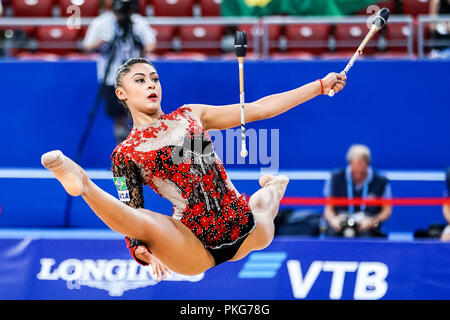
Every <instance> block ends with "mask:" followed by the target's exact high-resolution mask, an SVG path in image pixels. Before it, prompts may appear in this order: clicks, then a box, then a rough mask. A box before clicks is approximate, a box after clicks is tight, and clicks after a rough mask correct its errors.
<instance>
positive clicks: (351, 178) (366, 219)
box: [324, 145, 392, 237]
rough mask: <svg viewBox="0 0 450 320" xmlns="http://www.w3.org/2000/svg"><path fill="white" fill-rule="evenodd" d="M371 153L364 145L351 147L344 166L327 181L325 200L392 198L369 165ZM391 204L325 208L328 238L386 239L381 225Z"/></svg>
mask: <svg viewBox="0 0 450 320" xmlns="http://www.w3.org/2000/svg"><path fill="white" fill-rule="evenodd" d="M370 162H371V155H370V150H369V148H368V147H367V146H365V145H353V146H351V147H350V149H349V150H348V152H347V163H348V165H347V167H346V168H345V169H343V170H339V171H336V172H334V173H333V174H332V176H331V178H330V179H329V180H328V181H327V182H326V184H325V188H324V195H325V197H327V198H330V197H331V198H347V199H358V198H361V199H371V198H372V199H373V198H383V199H390V198H391V187H390V184H389V181H388V179H386V178H385V177H382V176H380V175H379V174H377V173H375V172H374V171H373V169H372V167H371V166H370ZM391 213H392V207H391V206H390V205H383V206H366V205H364V204H363V205H361V206H358V205H348V206H334V205H327V206H326V207H325V213H324V217H325V220H326V221H327V223H328V228H327V231H326V234H327V235H330V236H343V237H385V235H384V234H383V233H382V231H381V223H382V222H384V221H386V220H387V219H389V217H390V216H391Z"/></svg>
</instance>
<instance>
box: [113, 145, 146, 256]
mask: <svg viewBox="0 0 450 320" xmlns="http://www.w3.org/2000/svg"><path fill="white" fill-rule="evenodd" d="M111 159H112V165H111V170H112V172H113V176H114V177H115V178H124V179H125V185H122V181H123V179H122V180H116V181H115V185H116V188H117V189H118V192H121V193H122V194H123V196H122V198H121V199H120V200H121V201H122V202H123V203H125V204H127V205H129V206H130V207H132V208H136V209H137V208H143V207H144V195H143V191H142V185H143V184H142V177H141V175H140V170H139V168H138V167H137V165H136V164H135V163H134V162H133V161H131V160H130V161H126V160H125V159H124V157H123V155H121V154H119V153H117V152H114V153H113V154H112V156H111ZM125 241H126V243H127V248H128V249H129V250H130V253H131V256H132V257H133V258H134V260H136V262H138V263H139V264H141V265H148V263H147V262H145V261H142V260H140V259H138V258H136V255H135V251H136V249H137V248H138V247H139V246H145V243H144V242H143V241H141V240H138V239H133V238H129V237H125Z"/></svg>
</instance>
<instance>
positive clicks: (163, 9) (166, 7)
mask: <svg viewBox="0 0 450 320" xmlns="http://www.w3.org/2000/svg"><path fill="white" fill-rule="evenodd" d="M152 4H153V10H154V15H155V16H159V17H191V16H192V9H193V6H194V0H152Z"/></svg>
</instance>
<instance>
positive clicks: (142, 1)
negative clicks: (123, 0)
mask: <svg viewBox="0 0 450 320" xmlns="http://www.w3.org/2000/svg"><path fill="white" fill-rule="evenodd" d="M138 13H139V14H140V15H141V16H145V15H147V0H139V10H138Z"/></svg>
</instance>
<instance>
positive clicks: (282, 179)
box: [231, 175, 289, 261]
mask: <svg viewBox="0 0 450 320" xmlns="http://www.w3.org/2000/svg"><path fill="white" fill-rule="evenodd" d="M288 183H289V178H288V177H286V176H284V175H280V176H277V177H273V176H262V177H261V178H260V179H259V184H260V185H261V187H262V188H261V189H259V190H258V191H256V192H255V193H254V194H253V195H252V196H251V197H250V200H249V206H250V208H251V209H252V212H253V216H254V217H255V221H256V227H255V230H253V232H252V233H250V235H249V236H248V237H247V239H245V241H244V242H243V243H242V245H241V247H240V248H239V250H238V252H237V253H236V255H235V256H234V257H233V258H232V259H231V261H236V260H239V259H242V258H244V257H245V256H246V255H247V254H249V253H250V252H251V251H254V250H261V249H264V248H265V247H267V246H268V245H269V244H270V243H271V242H272V240H273V237H274V234H275V225H274V223H273V221H274V219H275V217H276V215H277V213H278V208H279V206H280V201H281V199H282V198H283V195H284V192H285V191H286V187H287V185H288Z"/></svg>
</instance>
